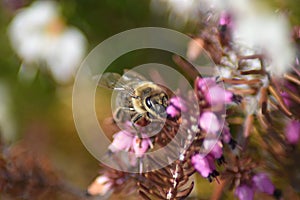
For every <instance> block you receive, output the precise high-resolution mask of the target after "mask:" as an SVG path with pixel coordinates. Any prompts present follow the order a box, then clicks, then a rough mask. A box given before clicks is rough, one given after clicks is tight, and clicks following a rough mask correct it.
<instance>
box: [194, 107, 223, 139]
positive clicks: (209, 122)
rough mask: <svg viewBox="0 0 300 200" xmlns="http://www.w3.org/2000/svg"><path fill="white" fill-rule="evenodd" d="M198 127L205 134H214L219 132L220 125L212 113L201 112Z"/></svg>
mask: <svg viewBox="0 0 300 200" xmlns="http://www.w3.org/2000/svg"><path fill="white" fill-rule="evenodd" d="M198 125H199V127H200V128H201V129H203V130H204V131H205V132H206V133H212V134H216V133H217V132H218V131H219V130H220V123H219V120H218V118H217V116H216V115H215V114H214V113H213V112H209V111H206V112H203V113H202V114H201V115H200V118H199V121H198Z"/></svg>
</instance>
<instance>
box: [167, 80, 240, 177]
mask: <svg viewBox="0 0 300 200" xmlns="http://www.w3.org/2000/svg"><path fill="white" fill-rule="evenodd" d="M195 87H196V88H195V91H196V93H197V96H198V97H199V100H200V103H199V104H200V107H201V108H203V110H205V111H202V112H201V113H200V116H199V118H198V127H199V129H200V130H202V131H203V132H205V133H206V135H207V136H208V138H207V139H205V140H204V141H203V147H204V149H205V152H204V153H200V152H199V153H197V154H195V155H194V156H192V158H191V161H192V164H193V165H194V168H195V169H196V170H197V171H198V172H199V173H200V174H201V175H202V176H203V177H205V178H208V180H209V181H210V182H211V181H212V178H216V177H217V176H218V175H219V173H218V172H217V170H216V166H215V161H217V162H218V163H219V164H222V163H223V162H224V157H223V142H224V143H228V144H234V142H233V141H234V140H233V139H232V138H231V134H230V132H229V128H228V126H226V124H225V126H223V125H224V124H223V123H222V121H221V119H220V118H219V117H218V114H219V113H218V111H215V109H214V108H219V109H221V110H222V109H224V107H225V106H226V104H231V103H234V102H236V103H238V102H239V101H240V97H239V96H236V95H234V94H233V93H232V92H230V91H228V90H226V89H224V87H222V84H220V83H218V82H217V79H216V78H197V79H196V82H195ZM186 111H187V105H186V102H185V101H184V100H182V98H180V97H174V98H172V99H171V100H170V106H169V107H168V108H167V114H168V115H169V116H170V117H172V118H178V117H179V116H180V113H181V112H186ZM220 133H221V134H220ZM210 136H211V137H212V138H209V137H210ZM232 147H234V146H233V145H232Z"/></svg>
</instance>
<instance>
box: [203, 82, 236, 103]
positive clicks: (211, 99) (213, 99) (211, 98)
mask: <svg viewBox="0 0 300 200" xmlns="http://www.w3.org/2000/svg"><path fill="white" fill-rule="evenodd" d="M204 95H205V99H206V101H207V102H208V103H209V104H210V105H218V104H228V103H232V102H233V99H234V95H233V93H232V92H230V91H228V90H225V89H224V88H222V87H221V86H219V85H216V86H213V87H210V88H209V90H208V92H207V93H205V94H204Z"/></svg>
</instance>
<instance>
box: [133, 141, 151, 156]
mask: <svg viewBox="0 0 300 200" xmlns="http://www.w3.org/2000/svg"><path fill="white" fill-rule="evenodd" d="M141 140H142V141H141ZM150 146H151V140H150V139H149V138H142V139H140V138H139V137H138V136H135V137H134V138H133V141H132V150H133V152H134V153H135V156H136V157H142V156H143V155H144V153H145V152H146V151H148V149H149V147H150Z"/></svg>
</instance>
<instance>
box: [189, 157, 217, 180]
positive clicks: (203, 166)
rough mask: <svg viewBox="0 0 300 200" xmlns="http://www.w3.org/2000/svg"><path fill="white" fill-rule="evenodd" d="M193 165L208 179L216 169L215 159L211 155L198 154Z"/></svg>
mask: <svg viewBox="0 0 300 200" xmlns="http://www.w3.org/2000/svg"><path fill="white" fill-rule="evenodd" d="M192 164H193V166H194V168H195V169H196V170H197V171H198V172H199V173H200V174H201V176H203V177H205V178H208V177H209V176H210V175H212V174H213V173H214V171H215V169H216V167H215V163H214V158H213V157H212V156H210V155H206V156H203V155H200V154H196V155H194V156H193V157H192Z"/></svg>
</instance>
